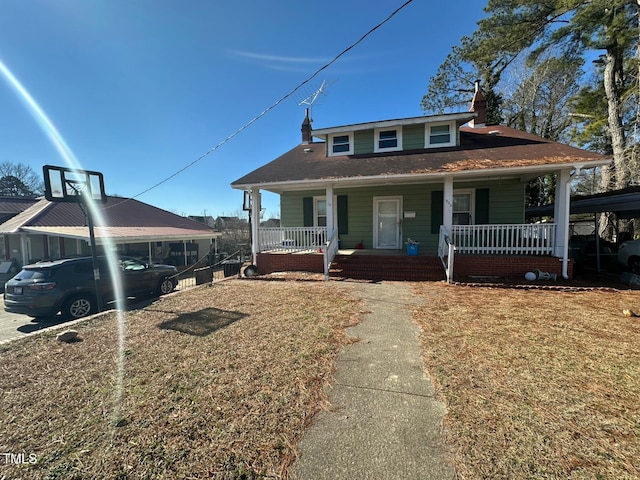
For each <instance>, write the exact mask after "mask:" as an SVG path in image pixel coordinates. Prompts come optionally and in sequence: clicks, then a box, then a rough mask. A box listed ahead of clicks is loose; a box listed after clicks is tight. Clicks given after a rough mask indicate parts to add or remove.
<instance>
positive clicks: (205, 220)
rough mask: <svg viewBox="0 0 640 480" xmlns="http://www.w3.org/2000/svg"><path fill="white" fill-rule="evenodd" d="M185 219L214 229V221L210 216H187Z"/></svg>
mask: <svg viewBox="0 0 640 480" xmlns="http://www.w3.org/2000/svg"><path fill="white" fill-rule="evenodd" d="M187 218H190V219H191V220H193V221H195V222H199V223H204V224H205V225H206V226H207V227H210V228H215V226H216V219H215V218H213V217H212V216H211V215H189V216H188V217H187Z"/></svg>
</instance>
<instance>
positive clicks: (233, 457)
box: [0, 280, 359, 480]
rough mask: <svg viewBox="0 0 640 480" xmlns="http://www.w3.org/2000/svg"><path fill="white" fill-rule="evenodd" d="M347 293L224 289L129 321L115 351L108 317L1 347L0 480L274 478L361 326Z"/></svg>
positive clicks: (306, 288) (281, 287)
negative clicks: (71, 333) (72, 336)
mask: <svg viewBox="0 0 640 480" xmlns="http://www.w3.org/2000/svg"><path fill="white" fill-rule="evenodd" d="M343 291H344V289H343V288H341V287H340V285H336V284H333V283H325V282H294V281H288V282H281V281H273V282H266V281H240V280H231V281H226V282H222V283H219V284H216V285H214V286H213V287H210V288H198V289H194V290H191V291H188V292H183V293H179V294H177V295H174V296H171V297H166V298H163V299H162V301H159V302H156V303H154V304H152V305H151V306H149V307H147V308H145V309H144V310H140V311H135V312H128V313H127V315H126V321H125V328H124V330H125V332H126V334H125V340H124V344H123V345H122V346H119V343H118V342H119V337H118V331H119V324H118V320H117V316H116V315H115V314H108V315H107V316H106V317H104V316H103V317H98V318H96V319H92V320H88V321H87V322H85V323H84V324H82V325H79V326H77V327H74V328H76V329H77V330H79V337H80V339H81V341H79V342H76V343H70V344H64V343H59V342H58V341H57V340H56V338H55V333H49V334H42V335H38V336H36V337H32V338H30V339H26V340H23V341H19V342H17V343H13V344H9V345H5V346H2V347H0V372H1V376H0V389H1V390H0V392H1V393H0V404H1V405H2V415H1V416H0V452H2V453H9V454H12V455H13V457H6V456H5V457H3V458H0V478H5V476H6V478H11V479H20V478H22V479H25V480H26V479H29V480H32V479H86V478H105V479H106V478H111V479H116V478H122V479H124V478H130V479H134V478H136V479H137V478H257V475H265V476H272V477H275V476H278V475H280V474H282V473H283V472H285V471H286V468H287V466H288V465H289V464H290V463H291V462H292V461H293V460H294V458H295V457H294V455H295V445H296V442H297V441H298V439H299V437H300V435H301V433H302V432H303V430H304V428H305V426H306V424H307V422H308V420H309V418H310V416H311V415H312V414H313V413H314V412H316V411H317V410H318V409H319V408H320V407H321V405H322V402H323V400H324V397H323V391H322V389H323V387H324V385H325V383H326V382H327V381H329V380H330V379H331V374H332V368H333V360H334V356H335V354H336V352H337V350H339V348H340V346H341V345H342V344H344V343H345V342H347V341H348V336H347V335H346V334H345V333H344V331H343V328H344V327H346V326H348V325H352V324H354V323H356V322H357V319H358V315H359V307H358V304H357V303H356V302H354V301H353V300H351V299H349V298H348V297H347V296H346V294H345V293H343ZM119 352H121V353H122V355H120V354H119ZM120 362H122V363H120ZM119 364H121V365H122V371H123V375H122V380H121V379H120V375H119V373H118V372H119V367H118V365H119ZM32 460H34V461H35V463H32V462H31V461H32Z"/></svg>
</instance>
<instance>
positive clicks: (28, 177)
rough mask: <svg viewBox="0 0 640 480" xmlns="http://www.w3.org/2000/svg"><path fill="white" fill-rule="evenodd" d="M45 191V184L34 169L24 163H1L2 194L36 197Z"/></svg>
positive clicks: (0, 184) (0, 182)
mask: <svg viewBox="0 0 640 480" xmlns="http://www.w3.org/2000/svg"><path fill="white" fill-rule="evenodd" d="M43 193H44V184H43V182H42V180H41V178H40V177H39V176H38V175H37V174H36V173H35V172H34V171H33V169H32V168H31V167H29V166H27V165H24V164H22V163H11V162H2V163H0V195H3V196H8V197H36V196H38V195H42V194H43Z"/></svg>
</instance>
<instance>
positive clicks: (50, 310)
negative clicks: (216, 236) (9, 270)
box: [4, 257, 178, 319]
mask: <svg viewBox="0 0 640 480" xmlns="http://www.w3.org/2000/svg"><path fill="white" fill-rule="evenodd" d="M107 261H108V260H107V257H98V266H99V270H100V277H101V280H100V282H99V284H100V293H101V294H102V298H103V299H104V301H111V300H114V299H115V297H116V295H115V293H114V291H113V286H112V284H113V282H112V279H111V271H110V269H109V268H108V267H107ZM117 261H118V265H117V266H116V268H115V270H116V272H117V275H118V276H119V278H120V282H121V284H122V286H123V291H124V292H123V294H124V296H125V297H139V296H143V295H151V294H157V295H164V294H167V293H170V292H172V291H173V290H174V288H175V287H176V285H177V283H178V277H177V275H178V272H177V270H176V267H174V266H172V265H149V264H147V263H144V262H141V261H139V260H136V259H134V258H129V257H117ZM4 309H5V310H6V311H7V312H12V313H22V314H25V315H29V316H31V317H34V318H39V317H51V316H54V315H56V314H57V313H58V312H62V316H63V317H65V318H68V319H74V318H80V317H84V316H86V315H89V314H91V313H95V312H96V311H97V310H98V302H97V299H96V282H95V280H94V275H93V260H92V258H91V257H81V258H70V259H63V260H55V261H52V262H41V263H35V264H33V265H27V266H25V267H23V268H22V270H21V271H20V272H19V273H18V274H17V275H16V276H15V277H13V278H12V279H11V280H9V281H8V282H7V283H6V284H5V291H4Z"/></svg>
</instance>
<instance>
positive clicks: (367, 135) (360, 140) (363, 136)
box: [353, 130, 374, 155]
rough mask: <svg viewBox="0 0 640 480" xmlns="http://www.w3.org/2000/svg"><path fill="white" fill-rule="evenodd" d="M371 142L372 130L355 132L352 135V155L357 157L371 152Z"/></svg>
mask: <svg viewBox="0 0 640 480" xmlns="http://www.w3.org/2000/svg"><path fill="white" fill-rule="evenodd" d="M373 141H374V138H373V130H363V131H360V132H355V133H354V135H353V153H354V154H355V155H358V154H361V153H371V152H373V143H374V142H373Z"/></svg>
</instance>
